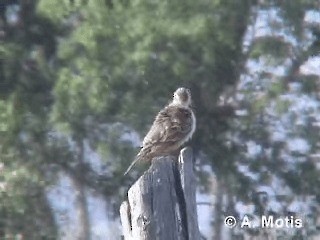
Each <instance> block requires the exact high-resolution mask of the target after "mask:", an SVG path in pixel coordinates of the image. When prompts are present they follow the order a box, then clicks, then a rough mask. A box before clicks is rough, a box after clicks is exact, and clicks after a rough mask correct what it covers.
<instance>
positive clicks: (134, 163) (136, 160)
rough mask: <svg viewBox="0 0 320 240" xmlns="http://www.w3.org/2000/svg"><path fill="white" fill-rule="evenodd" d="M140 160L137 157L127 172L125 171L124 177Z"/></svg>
mask: <svg viewBox="0 0 320 240" xmlns="http://www.w3.org/2000/svg"><path fill="white" fill-rule="evenodd" d="M139 160H140V158H139V157H136V159H135V160H133V162H132V163H131V164H130V166H129V167H128V169H127V171H125V173H124V174H123V175H127V174H128V172H129V171H130V170H131V169H132V168H133V167H134V165H136V163H137V162H138V161H139Z"/></svg>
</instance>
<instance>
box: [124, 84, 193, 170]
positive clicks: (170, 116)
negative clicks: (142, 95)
mask: <svg viewBox="0 0 320 240" xmlns="http://www.w3.org/2000/svg"><path fill="white" fill-rule="evenodd" d="M195 130H196V117H195V114H194V112H193V110H192V108H191V92H190V90H189V89H188V88H184V87H180V88H178V89H177V90H176V91H175V92H174V94H173V99H172V101H171V102H170V103H169V104H168V105H167V106H165V107H164V108H163V109H162V110H161V111H160V112H159V113H158V114H157V115H156V117H155V119H154V122H153V124H152V125H151V128H150V130H149V131H148V133H147V134H146V136H145V137H144V139H143V141H142V147H141V149H140V151H139V153H138V154H137V156H136V158H135V159H134V161H133V162H132V163H131V165H130V166H129V167H128V169H127V170H126V172H125V173H124V175H126V174H127V173H128V172H129V171H130V170H131V169H132V167H133V166H134V165H135V164H136V163H137V162H139V161H151V160H152V159H153V158H154V157H158V156H166V155H171V154H173V153H176V152H177V151H178V150H180V148H181V147H182V146H183V145H184V144H185V143H186V142H187V141H189V140H190V139H191V138H192V136H193V134H194V132H195Z"/></svg>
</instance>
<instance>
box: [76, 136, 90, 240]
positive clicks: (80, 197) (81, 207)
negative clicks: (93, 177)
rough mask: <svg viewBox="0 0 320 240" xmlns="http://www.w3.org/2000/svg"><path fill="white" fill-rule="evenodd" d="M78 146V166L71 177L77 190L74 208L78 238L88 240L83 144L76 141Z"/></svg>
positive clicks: (88, 224)
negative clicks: (74, 174) (77, 224)
mask: <svg viewBox="0 0 320 240" xmlns="http://www.w3.org/2000/svg"><path fill="white" fill-rule="evenodd" d="M78 146H79V156H78V157H79V166H78V169H77V172H76V175H77V176H75V177H74V178H73V181H74V185H75V189H76V192H77V195H76V202H75V204H76V209H77V218H78V221H79V222H78V223H79V232H78V234H79V237H78V238H77V239H78V240H90V238H91V236H90V220H89V212H88V202H87V197H86V191H85V190H86V188H85V185H84V180H83V179H82V178H83V177H84V176H85V173H84V167H85V162H84V144H83V141H82V142H80V141H79V142H78Z"/></svg>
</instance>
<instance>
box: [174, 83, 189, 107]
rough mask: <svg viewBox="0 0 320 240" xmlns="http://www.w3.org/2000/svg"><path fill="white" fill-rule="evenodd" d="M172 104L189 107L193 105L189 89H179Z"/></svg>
mask: <svg viewBox="0 0 320 240" xmlns="http://www.w3.org/2000/svg"><path fill="white" fill-rule="evenodd" d="M172 104H178V105H182V106H184V107H189V106H190V105H191V92H190V90H189V89H188V88H183V87H181V88H178V89H177V90H176V91H175V92H174V94H173V100H172Z"/></svg>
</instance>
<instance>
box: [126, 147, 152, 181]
mask: <svg viewBox="0 0 320 240" xmlns="http://www.w3.org/2000/svg"><path fill="white" fill-rule="evenodd" d="M150 151H151V147H143V148H142V149H141V150H140V152H139V153H138V155H137V156H136V158H135V159H134V160H133V162H132V163H131V164H130V166H129V167H128V169H127V171H125V173H124V174H123V175H127V174H128V172H129V171H130V170H131V169H132V168H133V167H134V166H135V165H136V164H137V163H138V162H139V161H141V160H148V157H147V156H148V154H149V153H150Z"/></svg>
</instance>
